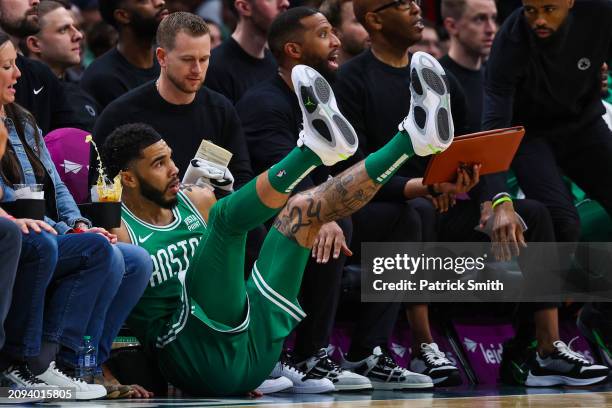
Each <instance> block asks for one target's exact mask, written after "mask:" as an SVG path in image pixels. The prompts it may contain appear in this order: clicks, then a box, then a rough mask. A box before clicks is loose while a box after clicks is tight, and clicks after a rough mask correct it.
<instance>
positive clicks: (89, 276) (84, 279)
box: [43, 233, 117, 350]
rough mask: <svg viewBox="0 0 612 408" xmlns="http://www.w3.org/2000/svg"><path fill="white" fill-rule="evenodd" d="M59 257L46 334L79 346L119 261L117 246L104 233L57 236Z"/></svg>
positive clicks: (49, 294)
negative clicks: (116, 254)
mask: <svg viewBox="0 0 612 408" xmlns="http://www.w3.org/2000/svg"><path fill="white" fill-rule="evenodd" d="M57 243H58V261H57V266H56V268H55V273H54V274H53V279H52V282H51V284H50V285H49V289H48V292H47V297H48V299H47V301H46V303H45V313H44V324H43V338H44V339H45V340H46V341H49V342H53V343H60V344H61V345H62V346H65V347H68V348H70V349H72V350H77V349H78V348H79V346H80V345H81V343H82V341H83V336H85V335H87V334H88V333H87V332H86V329H87V325H88V322H89V321H90V319H91V318H92V315H93V313H94V310H95V308H96V306H97V304H98V303H99V302H103V301H105V300H104V298H103V297H102V296H100V294H101V292H103V290H104V285H105V282H106V281H107V280H108V278H109V276H111V274H112V272H113V271H112V266H113V265H116V262H117V260H116V256H115V251H114V249H113V246H112V245H111V244H110V243H109V242H108V240H107V239H106V238H105V237H104V236H102V235H100V234H92V233H85V234H70V235H60V236H58V237H57Z"/></svg>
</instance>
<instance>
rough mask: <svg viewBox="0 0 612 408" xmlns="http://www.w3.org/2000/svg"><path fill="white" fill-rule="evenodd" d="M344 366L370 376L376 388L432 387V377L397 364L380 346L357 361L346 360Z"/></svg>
mask: <svg viewBox="0 0 612 408" xmlns="http://www.w3.org/2000/svg"><path fill="white" fill-rule="evenodd" d="M341 366H342V368H344V369H346V370H351V371H353V372H355V373H357V374H361V375H363V376H365V377H367V378H369V380H370V382H371V383H372V387H373V388H374V389H375V390H404V389H423V388H432V387H433V381H432V380H431V378H430V377H428V376H426V375H423V374H417V373H413V372H412V371H408V370H407V369H405V368H404V367H400V366H399V365H397V363H396V362H395V360H393V358H392V357H391V356H390V355H389V354H388V353H387V352H385V351H383V350H382V349H381V348H380V347H376V348H374V350H373V351H372V355H370V356H369V357H367V358H365V359H363V360H361V361H356V362H351V361H347V360H344V359H343V361H342V364H341Z"/></svg>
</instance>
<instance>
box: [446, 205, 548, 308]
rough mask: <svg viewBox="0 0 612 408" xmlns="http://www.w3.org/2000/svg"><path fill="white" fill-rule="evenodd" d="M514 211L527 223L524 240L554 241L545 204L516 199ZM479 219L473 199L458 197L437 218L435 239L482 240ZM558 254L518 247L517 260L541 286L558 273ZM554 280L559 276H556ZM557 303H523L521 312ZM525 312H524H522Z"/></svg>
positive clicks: (527, 277) (522, 269)
mask: <svg viewBox="0 0 612 408" xmlns="http://www.w3.org/2000/svg"><path fill="white" fill-rule="evenodd" d="M514 209H515V211H516V212H517V213H518V214H519V215H520V216H521V217H522V218H523V220H524V221H525V223H526V224H527V231H525V240H526V241H527V243H529V242H555V235H554V231H553V224H552V220H551V217H550V214H549V212H548V211H547V209H546V207H545V206H544V205H543V204H541V203H540V202H538V201H534V200H515V201H514ZM479 222H480V205H479V203H478V202H476V201H474V200H458V201H457V204H456V205H455V206H454V207H452V208H451V209H449V211H447V212H446V213H443V214H440V215H439V217H438V241H440V242H482V241H488V240H489V238H488V236H487V235H485V234H483V233H482V232H479V231H476V230H474V227H475V226H476V225H478V223H479ZM558 259H559V254H558V253H557V252H556V249H554V248H553V247H550V246H549V247H545V248H534V246H532V247H529V244H528V247H527V248H523V249H521V254H520V256H519V257H518V263H519V266H520V267H521V271H522V272H523V274H524V278H525V279H527V280H532V281H533V282H537V283H539V284H540V285H546V281H547V279H546V276H545V275H546V274H549V273H555V272H559V271H558V270H559V267H558ZM555 281H557V282H558V279H557V278H556V277H555ZM555 306H558V304H557V303H551V302H548V303H525V304H522V305H521V307H520V308H519V310H521V314H523V313H527V314H532V313H533V312H534V311H537V310H541V309H546V308H550V307H555ZM523 311H524V312H523Z"/></svg>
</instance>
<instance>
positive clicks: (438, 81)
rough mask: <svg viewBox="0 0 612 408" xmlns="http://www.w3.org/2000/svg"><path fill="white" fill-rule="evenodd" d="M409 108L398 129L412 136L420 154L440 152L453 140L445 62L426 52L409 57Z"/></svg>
mask: <svg viewBox="0 0 612 408" xmlns="http://www.w3.org/2000/svg"><path fill="white" fill-rule="evenodd" d="M410 98H411V100H410V111H409V112H408V116H406V118H405V119H404V120H403V121H402V123H400V124H399V130H403V131H405V132H406V133H408V134H409V135H410V139H411V141H412V147H413V148H414V152H415V153H416V154H417V155H419V156H428V155H430V154H436V153H440V152H442V151H444V150H446V148H447V147H448V146H450V144H451V143H452V142H453V137H454V134H455V128H454V125H453V118H452V116H451V106H450V89H449V85H448V79H447V78H446V73H445V72H444V69H443V68H442V65H440V63H439V62H438V61H437V60H436V59H435V58H434V57H432V56H431V55H429V54H427V53H425V52H421V51H419V52H415V53H414V54H413V55H412V58H411V59H410Z"/></svg>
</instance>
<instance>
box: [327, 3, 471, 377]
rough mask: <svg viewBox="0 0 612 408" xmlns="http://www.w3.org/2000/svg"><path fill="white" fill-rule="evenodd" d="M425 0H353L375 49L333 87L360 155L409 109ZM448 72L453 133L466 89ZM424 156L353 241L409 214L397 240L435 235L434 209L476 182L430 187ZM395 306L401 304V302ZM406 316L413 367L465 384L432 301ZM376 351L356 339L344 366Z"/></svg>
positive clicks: (371, 208)
mask: <svg viewBox="0 0 612 408" xmlns="http://www.w3.org/2000/svg"><path fill="white" fill-rule="evenodd" d="M419 4H420V1H405V0H394V1H389V0H355V1H354V3H353V5H354V10H355V16H356V17H357V20H358V21H359V22H360V23H361V24H363V26H364V27H365V28H366V30H367V31H368V33H369V35H370V39H371V48H370V49H369V50H366V51H364V52H363V53H362V54H360V55H359V56H357V57H355V58H353V59H352V60H350V61H349V62H347V63H346V64H345V65H343V66H342V67H341V68H340V71H339V73H338V80H337V81H336V84H335V87H334V90H335V92H336V95H337V97H338V104H339V106H340V109H341V110H342V112H343V113H344V114H345V115H347V118H348V119H349V121H350V122H351V123H352V124H353V126H354V127H355V130H356V132H357V135H358V136H359V140H360V148H359V150H358V152H357V154H356V156H360V157H363V156H365V155H367V154H368V153H369V152H371V151H375V150H376V149H378V148H379V147H380V146H383V145H384V144H385V143H387V141H388V137H387V135H389V134H392V132H393V130H394V128H395V126H394V125H393V123H394V122H397V118H400V117H401V116H403V115H406V113H407V112H408V110H407V109H408V105H407V102H408V101H409V100H410V89H409V85H410V67H409V64H410V57H411V55H410V54H409V53H408V48H409V47H410V46H412V45H414V44H416V43H417V42H418V41H419V40H420V39H421V37H422V31H423V29H424V25H423V22H422V17H421V9H420V7H419ZM449 79H450V91H451V106H452V111H453V119H454V121H455V133H456V134H462V133H464V130H463V127H464V125H463V122H464V114H463V113H464V111H465V101H464V100H458V99H457V98H456V97H455V96H456V95H461V93H457V92H455V91H454V90H456V88H457V87H458V85H457V84H456V80H455V79H454V78H452V77H451V78H449ZM423 163H426V161H425V162H423V161H420V160H418V159H417V160H415V159H411V160H408V161H407V162H406V163H405V164H404V165H403V166H402V167H400V169H399V171H398V173H397V174H396V175H395V176H394V177H393V179H392V180H390V182H389V183H388V184H387V185H386V186H385V187H384V188H383V189H381V191H380V192H379V193H378V195H377V198H376V202H374V203H370V204H368V205H367V206H365V207H364V208H363V209H362V210H361V211H359V212H358V213H356V214H354V215H353V226H354V232H353V246H354V247H355V246H356V242H362V241H376V240H377V238H378V237H382V238H381V239H379V240H380V241H385V237H384V236H385V235H388V233H387V231H390V230H392V229H393V228H395V227H396V225H397V224H398V223H402V222H405V221H402V220H406V219H407V218H408V217H411V214H415V215H416V217H417V220H416V221H417V222H416V223H411V225H410V228H407V229H406V230H405V232H404V238H402V239H399V241H404V242H423V241H425V242H431V241H435V240H436V214H435V209H436V208H438V209H439V210H440V211H447V210H448V209H449V207H450V206H451V205H452V204H453V202H454V195H455V194H456V193H458V192H465V191H468V190H469V189H470V188H471V187H473V185H474V184H475V183H476V182H477V176H476V177H471V176H469V175H467V173H466V174H465V178H463V177H462V180H464V181H465V182H466V183H465V185H464V184H463V183H461V185H455V184H453V183H443V184H441V185H436V186H429V189H428V187H427V186H423V185H422V179H421V178H420V177H422V176H423V170H424V164H423ZM415 166H416V169H415ZM434 196H435V197H434ZM432 202H433V203H434V205H432ZM434 206H435V208H434ZM381 209H382V210H381ZM474 225H475V224H474ZM472 227H473V226H472ZM373 237H374V238H373ZM397 308H398V310H399V308H400V305H397ZM408 318H409V321H410V326H411V333H412V335H413V356H414V357H415V358H413V361H412V362H413V364H412V365H411V367H410V369H411V370H412V371H416V372H418V373H422V374H425V375H428V376H430V377H432V380H433V382H434V384H437V385H453V384H457V383H459V382H460V377H459V375H458V370H457V368H456V367H455V366H454V365H453V364H452V363H451V362H450V361H449V360H448V359H447V358H446V356H445V355H444V353H443V352H442V351H440V350H439V348H438V346H437V345H436V344H435V343H434V341H433V338H432V335H431V332H430V328H429V321H428V307H427V305H424V304H411V305H409V306H408ZM391 328H392V327H391ZM389 335H390V332H389V333H379V335H378V339H377V340H379V341H380V346H381V348H383V351H384V345H385V344H386V341H384V340H385V338H386V339H387V340H388V337H385V336H389ZM375 355H376V352H375V351H373V350H372V349H370V350H366V349H365V348H361V349H358V348H355V347H353V346H351V350H349V353H348V355H347V362H346V363H345V365H344V367H345V368H347V369H350V370H354V371H355V372H358V373H359V372H360V369H359V367H360V366H363V365H364V364H366V363H367V361H368V360H370V359H372V358H374V356H375Z"/></svg>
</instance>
